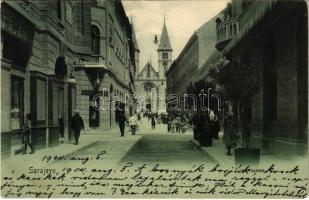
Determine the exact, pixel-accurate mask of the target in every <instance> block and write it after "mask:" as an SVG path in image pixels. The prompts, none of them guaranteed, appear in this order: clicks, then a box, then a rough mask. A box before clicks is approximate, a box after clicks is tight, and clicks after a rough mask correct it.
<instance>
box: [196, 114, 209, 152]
mask: <svg viewBox="0 0 309 200" xmlns="http://www.w3.org/2000/svg"><path fill="white" fill-rule="evenodd" d="M196 132H197V134H198V138H199V143H200V146H202V147H207V146H212V135H211V128H210V120H209V116H208V113H204V112H200V113H199V114H198V117H197V123H196Z"/></svg>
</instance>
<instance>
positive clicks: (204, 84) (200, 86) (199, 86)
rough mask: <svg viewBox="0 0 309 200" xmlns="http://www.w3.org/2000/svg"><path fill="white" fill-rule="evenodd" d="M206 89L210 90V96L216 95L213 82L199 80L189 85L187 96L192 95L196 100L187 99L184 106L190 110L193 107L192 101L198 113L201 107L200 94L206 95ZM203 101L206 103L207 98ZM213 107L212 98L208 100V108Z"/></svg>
mask: <svg viewBox="0 0 309 200" xmlns="http://www.w3.org/2000/svg"><path fill="white" fill-rule="evenodd" d="M208 89H211V94H213V93H216V92H215V84H214V83H213V82H209V81H206V80H204V79H201V80H199V81H196V82H194V83H190V84H189V85H188V87H187V94H188V95H193V96H194V97H196V98H195V99H192V98H190V97H188V98H187V101H186V105H188V106H189V107H190V108H191V109H192V108H193V107H194V102H193V101H196V102H195V103H196V108H197V110H198V111H200V110H201V106H202V101H201V98H202V97H201V95H202V93H204V94H205V95H207V91H208ZM202 91H203V92H202ZM204 100H206V101H208V97H207V98H204ZM204 103H205V102H204ZM213 105H214V100H213V99H212V98H210V101H209V106H210V108H212V107H214V106H213ZM204 106H205V105H204Z"/></svg>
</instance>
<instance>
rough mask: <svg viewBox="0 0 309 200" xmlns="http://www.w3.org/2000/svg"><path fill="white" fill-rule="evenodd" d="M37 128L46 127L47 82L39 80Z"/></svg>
mask: <svg viewBox="0 0 309 200" xmlns="http://www.w3.org/2000/svg"><path fill="white" fill-rule="evenodd" d="M36 95H37V101H36V102H37V109H36V110H37V126H45V125H46V111H47V108H46V81H45V80H42V79H37V88H36Z"/></svg>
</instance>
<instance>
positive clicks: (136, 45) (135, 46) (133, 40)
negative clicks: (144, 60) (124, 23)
mask: <svg viewBox="0 0 309 200" xmlns="http://www.w3.org/2000/svg"><path fill="white" fill-rule="evenodd" d="M131 30H132V42H133V44H134V49H135V50H138V51H139V47H138V44H137V39H136V35H135V31H134V27H133V21H132V22H131Z"/></svg>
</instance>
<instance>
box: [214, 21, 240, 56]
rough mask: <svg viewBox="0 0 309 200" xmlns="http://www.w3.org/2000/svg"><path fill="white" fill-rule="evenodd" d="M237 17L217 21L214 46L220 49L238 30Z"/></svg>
mask: <svg viewBox="0 0 309 200" xmlns="http://www.w3.org/2000/svg"><path fill="white" fill-rule="evenodd" d="M238 19H239V18H238V17H233V18H228V19H225V20H224V21H221V22H217V28H216V31H217V43H216V48H217V49H218V50H219V51H222V50H223V49H224V47H225V46H226V45H227V44H228V43H229V41H231V40H232V39H233V38H234V37H235V36H236V35H237V33H238V31H239V21H238Z"/></svg>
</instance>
